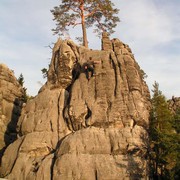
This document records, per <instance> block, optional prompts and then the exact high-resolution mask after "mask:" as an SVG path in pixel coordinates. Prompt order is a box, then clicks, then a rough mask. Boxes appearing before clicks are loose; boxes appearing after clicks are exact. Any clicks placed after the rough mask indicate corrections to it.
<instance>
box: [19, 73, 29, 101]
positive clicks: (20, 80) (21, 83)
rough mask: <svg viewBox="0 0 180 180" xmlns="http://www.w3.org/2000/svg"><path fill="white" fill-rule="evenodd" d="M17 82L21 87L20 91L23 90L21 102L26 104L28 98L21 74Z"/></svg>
mask: <svg viewBox="0 0 180 180" xmlns="http://www.w3.org/2000/svg"><path fill="white" fill-rule="evenodd" d="M18 82H19V84H20V85H21V86H22V89H23V95H22V101H23V102H27V100H28V98H29V97H28V95H27V88H25V87H24V76H23V74H22V73H21V74H20V76H19V78H18Z"/></svg>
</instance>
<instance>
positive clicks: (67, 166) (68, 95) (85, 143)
mask: <svg viewBox="0 0 180 180" xmlns="http://www.w3.org/2000/svg"><path fill="white" fill-rule="evenodd" d="M103 38H105V39H103V40H102V43H103V44H102V49H103V50H102V51H98V50H89V49H86V48H84V47H78V46H77V45H75V44H74V43H73V42H71V41H61V40H58V42H57V43H56V44H55V47H54V49H53V57H52V61H51V64H50V68H49V72H48V81H47V83H46V84H45V85H44V86H43V87H42V88H41V90H40V93H39V94H38V95H37V96H36V97H35V98H34V99H33V100H31V101H29V102H28V103H27V105H26V107H24V108H23V111H22V115H21V118H20V120H19V122H18V132H19V138H18V140H16V141H15V142H14V143H12V144H11V145H10V146H9V147H8V148H7V150H6V151H5V153H4V156H3V158H2V166H1V169H0V173H1V176H2V177H6V178H9V179H19V180H21V179H22V180H23V179H38V180H39V179H49V180H50V179H54V180H59V179H61V180H72V179H75V180H78V179H79V180H82V179H86V180H93V179H94V180H97V179H98V180H105V179H107V180H110V179H111V180H119V179H146V178H147V176H148V172H147V159H146V153H147V147H148V135H147V129H148V124H149V122H148V118H149V109H150V101H149V99H150V95H149V90H148V87H147V85H146V83H145V81H144V80H143V78H142V74H141V69H140V68H139V66H138V64H137V63H136V61H135V59H134V57H133V54H132V52H131V49H130V48H129V46H128V45H126V44H124V43H122V42H121V41H120V40H118V39H113V40H110V39H109V38H108V37H107V35H106V34H104V35H103ZM104 43H105V44H104ZM86 62H89V63H90V62H91V63H92V62H94V74H93V76H92V77H90V79H89V80H88V79H87V77H86V74H85V73H83V72H82V71H81V70H80V67H82V66H83V64H84V63H86ZM10 154H11V156H10Z"/></svg>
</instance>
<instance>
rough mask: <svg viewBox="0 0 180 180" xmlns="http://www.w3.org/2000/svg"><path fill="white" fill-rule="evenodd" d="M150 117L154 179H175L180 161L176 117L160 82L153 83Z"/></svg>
mask: <svg viewBox="0 0 180 180" xmlns="http://www.w3.org/2000/svg"><path fill="white" fill-rule="evenodd" d="M153 87H154V89H153V91H152V92H153V97H152V111H151V118H150V129H149V130H150V131H149V132H150V147H151V151H150V169H151V174H152V176H153V177H154V179H172V180H173V179H175V177H176V176H177V173H176V171H177V163H178V156H179V155H178V149H179V145H178V142H179V140H178V137H179V134H178V133H177V132H176V131H175V128H174V127H173V125H174V118H173V115H172V113H171V112H170V110H169V109H168V104H167V101H166V98H165V96H164V95H163V94H162V92H161V91H160V90H159V84H158V83H157V82H155V84H154V85H153Z"/></svg>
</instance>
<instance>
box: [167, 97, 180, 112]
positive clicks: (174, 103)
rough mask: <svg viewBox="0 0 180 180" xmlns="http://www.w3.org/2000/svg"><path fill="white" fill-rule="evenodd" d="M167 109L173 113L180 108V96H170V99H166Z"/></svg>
mask: <svg viewBox="0 0 180 180" xmlns="http://www.w3.org/2000/svg"><path fill="white" fill-rule="evenodd" d="M168 106H169V109H170V110H171V112H172V113H173V114H175V113H177V111H179V110H180V97H174V96H173V97H172V99H170V100H168Z"/></svg>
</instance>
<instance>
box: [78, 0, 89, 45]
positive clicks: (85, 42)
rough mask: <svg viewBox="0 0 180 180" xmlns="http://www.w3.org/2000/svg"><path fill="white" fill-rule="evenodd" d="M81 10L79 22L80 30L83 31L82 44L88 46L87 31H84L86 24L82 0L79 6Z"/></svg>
mask: <svg viewBox="0 0 180 180" xmlns="http://www.w3.org/2000/svg"><path fill="white" fill-rule="evenodd" d="M79 8H80V10H81V23H82V32H83V46H85V47H86V48H88V40H87V33H86V24H85V16H84V1H81V4H80V6H79Z"/></svg>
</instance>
